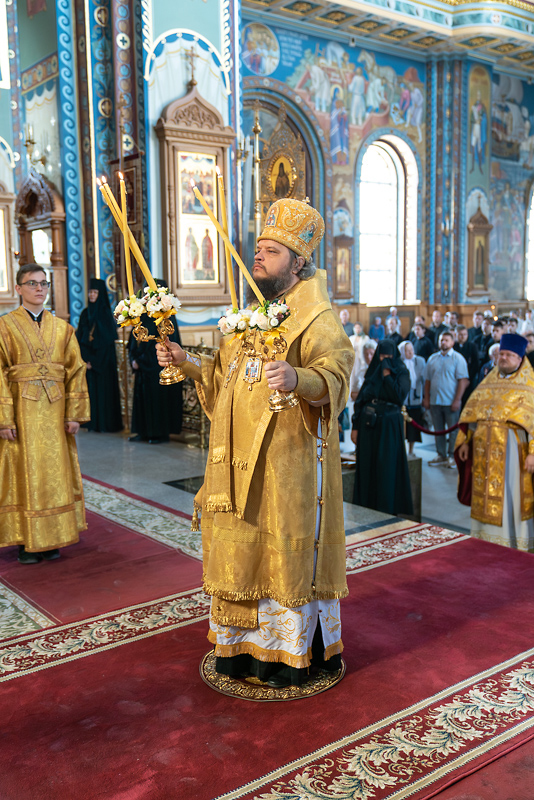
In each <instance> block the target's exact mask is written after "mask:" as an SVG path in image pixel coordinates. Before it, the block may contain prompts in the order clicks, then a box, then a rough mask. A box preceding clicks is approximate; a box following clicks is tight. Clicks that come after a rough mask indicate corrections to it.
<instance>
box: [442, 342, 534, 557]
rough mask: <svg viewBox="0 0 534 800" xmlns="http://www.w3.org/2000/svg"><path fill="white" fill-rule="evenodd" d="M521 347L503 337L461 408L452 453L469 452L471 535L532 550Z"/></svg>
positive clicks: (533, 450)
mask: <svg viewBox="0 0 534 800" xmlns="http://www.w3.org/2000/svg"><path fill="white" fill-rule="evenodd" d="M526 346H527V340H526V339H525V338H524V337H523V336H518V334H516V333H509V334H504V335H503V336H502V338H501V343H500V350H499V357H498V360H497V365H496V367H495V368H494V369H493V370H492V371H491V372H490V373H489V374H488V375H487V376H486V377H485V378H484V380H483V381H482V383H481V384H480V385H479V386H478V387H477V388H476V389H475V391H474V392H473V393H472V394H471V396H470V397H469V400H468V401H467V403H466V404H465V407H464V409H463V411H462V414H461V417H460V431H459V433H458V437H457V440H456V452H457V454H458V460H459V461H460V462H464V463H468V461H469V460H470V458H471V453H472V479H471V480H472V487H471V534H472V535H473V536H476V537H478V538H479V539H485V540H486V541H490V542H495V543H496V544H501V545H506V546H508V547H515V548H517V549H519V550H525V551H530V552H532V551H534V519H533V517H534V492H533V484H532V474H533V473H534V371H533V369H532V367H531V365H530V362H529V360H528V358H525V350H526ZM459 467H460V473H461V472H462V463H460V464H459Z"/></svg>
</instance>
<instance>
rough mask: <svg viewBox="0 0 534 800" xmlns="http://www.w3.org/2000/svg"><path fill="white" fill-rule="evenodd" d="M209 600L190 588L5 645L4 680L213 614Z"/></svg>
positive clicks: (0, 647)
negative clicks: (210, 612)
mask: <svg viewBox="0 0 534 800" xmlns="http://www.w3.org/2000/svg"><path fill="white" fill-rule="evenodd" d="M209 603H210V599H209V597H206V595H205V594H204V593H203V591H202V589H200V588H197V589H190V590H189V591H186V592H180V593H178V594H175V595H171V596H169V597H163V598H161V599H159V600H155V601H152V602H151V603H141V604H139V605H135V606H130V607H129V608H123V609H121V610H120V611H114V612H112V613H109V614H101V615H99V616H97V617H92V618H91V619H86V620H83V621H82V622H72V623H70V624H68V625H62V626H59V627H56V628H53V629H52V630H48V631H46V630H45V631H42V632H40V633H38V634H31V635H27V636H19V637H17V638H16V639H13V640H8V641H3V642H1V643H0V682H2V681H7V680H11V679H12V678H18V677H21V676H23V675H28V674H30V673H32V672H37V671H39V670H43V669H48V668H49V667H53V666H56V665H59V664H64V663H66V662H68V661H74V660H76V659H78V658H84V657H85V656H89V655H93V654H94V653H97V652H100V651H102V650H110V649H111V648H113V647H120V646H121V645H123V644H128V643H130V642H136V641H139V640H140V639H146V638H148V637H150V636H155V635H157V634H159V633H165V632H166V631H170V630H174V629H176V628H182V627H184V626H185V625H191V624H193V623H194V622H198V621H199V620H207V619H208V616H209Z"/></svg>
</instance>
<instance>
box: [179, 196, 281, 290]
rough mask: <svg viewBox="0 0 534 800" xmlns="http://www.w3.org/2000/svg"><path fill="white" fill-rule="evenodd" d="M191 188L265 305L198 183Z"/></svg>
mask: <svg viewBox="0 0 534 800" xmlns="http://www.w3.org/2000/svg"><path fill="white" fill-rule="evenodd" d="M191 188H192V189H193V193H194V195H195V197H196V198H197V200H198V202H199V203H200V205H201V206H202V208H203V209H204V211H205V212H206V214H207V215H208V217H209V218H210V220H211V221H212V222H213V224H214V225H215V227H216V229H217V231H218V233H219V235H220V237H221V239H222V240H223V242H224V243H225V244H227V245H228V248H229V250H230V252H231V254H232V255H233V257H234V259H235V262H236V264H237V266H238V267H239V269H240V270H241V272H242V273H243V275H244V277H245V280H246V281H247V283H248V285H249V286H250V288H251V289H252V291H253V292H254V294H255V295H256V297H257V298H258V301H259V303H260V304H261V305H263V303H265V297H264V296H263V295H262V293H261V292H260V290H259V288H258V285H257V284H256V281H255V280H254V278H253V277H252V275H251V274H250V272H249V271H248V269H247V268H246V267H245V265H244V263H243V260H242V259H241V256H240V255H239V253H238V252H237V250H236V249H235V247H234V246H233V244H232V242H231V241H230V239H229V238H228V235H227V234H226V233H225V232H224V230H223V228H222V226H221V224H220V223H219V220H218V219H217V217H216V216H215V214H214V213H213V211H212V210H211V208H210V207H209V206H208V204H207V203H206V201H205V200H204V198H203V196H202V194H201V193H200V191H199V189H198V187H197V185H196V183H195V182H194V180H191Z"/></svg>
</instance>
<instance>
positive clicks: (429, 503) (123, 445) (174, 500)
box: [77, 430, 469, 533]
mask: <svg viewBox="0 0 534 800" xmlns="http://www.w3.org/2000/svg"><path fill="white" fill-rule="evenodd" d="M77 442H78V452H79V457H80V466H81V469H82V473H83V474H84V475H86V476H87V477H89V478H96V479H97V480H100V481H104V482H105V483H109V484H111V485H112V486H116V487H118V488H121V489H126V490H127V491H129V492H132V493H133V494H137V495H139V496H140V497H145V498H147V499H150V500H153V501H155V502H158V503H162V504H163V505H166V506H169V507H170V508H174V509H177V510H179V511H184V512H185V513H188V514H192V513H193V498H194V494H193V493H192V491H193V490H194V489H195V488H196V486H197V485H198V484H199V483H200V480H201V477H202V475H203V473H204V467H205V463H206V458H207V451H202V450H200V449H198V448H196V447H193V446H191V445H186V444H182V443H181V442H178V441H170V442H168V443H166V444H159V445H151V444H148V443H147V442H129V441H128V437H127V435H126V434H121V433H117V434H109V433H108V434H106V433H94V432H88V431H85V430H81V431H80V433H79V434H78V436H77ZM343 449H344V450H345V451H347V452H348V451H351V450H353V449H354V448H353V445H352V444H351V443H350V439H349V438H348V436H346V442H345V445H344V447H343ZM416 455H418V456H420V457H421V458H422V459H423V502H422V517H423V521H425V522H436V523H438V524H439V525H442V526H443V527H448V528H453V529H454V530H460V531H463V532H468V531H469V509H468V508H466V507H465V506H462V505H460V503H459V502H458V501H457V499H456V483H457V472H456V470H449V469H444V468H442V467H429V466H428V461H429V460H430V459H432V458H433V457H434V455H435V447H434V439H433V437H431V436H424V441H423V442H422V444H420V445H416ZM195 479H196V480H195ZM169 482H174V483H178V486H179V487H180V488H178V487H177V486H172V485H169ZM344 512H345V527H346V530H347V533H349V532H351V533H352V532H353V531H354V530H355V529H356V528H359V529H361V528H363V527H365V526H373V525H374V526H376V525H380V524H381V523H382V524H384V523H385V521H386V520H388V519H390V517H389V515H387V514H381V513H380V512H378V511H372V510H370V509H366V508H361V507H360V506H353V505H352V504H349V503H345V504H344Z"/></svg>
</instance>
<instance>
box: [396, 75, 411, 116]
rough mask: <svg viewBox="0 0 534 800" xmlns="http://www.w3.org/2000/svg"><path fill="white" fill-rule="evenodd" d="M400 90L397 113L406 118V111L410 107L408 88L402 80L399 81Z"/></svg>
mask: <svg viewBox="0 0 534 800" xmlns="http://www.w3.org/2000/svg"><path fill="white" fill-rule="evenodd" d="M400 90H401V93H400V100H399V114H400V115H401V117H402V118H403V119H404V120H406V114H407V113H408V109H409V107H410V90H409V89H408V87H407V86H406V84H405V83H404V81H401V84H400Z"/></svg>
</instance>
